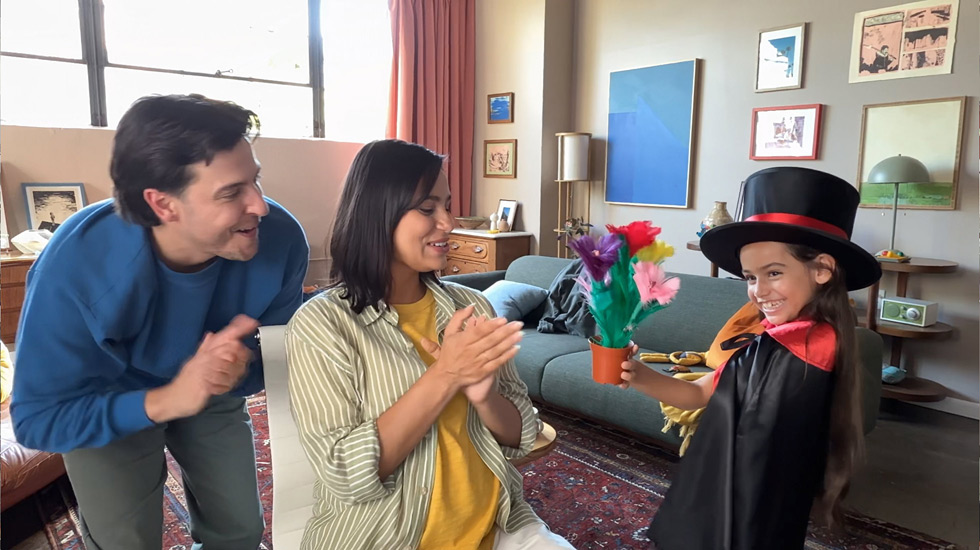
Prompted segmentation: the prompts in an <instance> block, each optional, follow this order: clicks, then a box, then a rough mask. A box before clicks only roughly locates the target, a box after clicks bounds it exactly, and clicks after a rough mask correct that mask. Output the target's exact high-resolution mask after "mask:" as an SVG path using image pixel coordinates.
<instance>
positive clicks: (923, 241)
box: [477, 0, 980, 415]
mask: <svg viewBox="0 0 980 550" xmlns="http://www.w3.org/2000/svg"><path fill="white" fill-rule="evenodd" d="M539 1H540V0H539ZM569 2H570V0H569ZM511 3H512V4H515V6H516V5H517V4H518V3H517V2H511ZM530 3H531V4H533V5H537V4H538V3H539V2H530ZM895 3H897V2H889V1H887V0H853V1H849V2H834V3H822V4H821V3H813V2H806V1H802V0H791V1H786V2H775V1H773V0H746V1H743V2H737V3H736V2H730V1H728V0H701V1H699V2H691V1H682V0H657V1H646V0H575V2H574V6H575V16H574V23H573V36H574V40H575V42H574V53H573V54H572V60H573V66H574V69H573V86H572V88H571V90H570V91H569V92H568V94H569V96H571V97H573V100H574V116H573V119H572V120H571V121H570V122H571V124H570V126H571V127H574V130H575V131H584V132H591V133H592V134H593V140H594V143H593V145H594V149H593V175H594V177H595V178H596V179H597V180H602V179H603V177H604V173H605V167H604V165H603V160H604V157H605V151H604V148H603V145H604V141H603V140H604V138H605V136H606V133H607V115H608V93H609V73H610V72H612V71H618V70H622V69H628V68H635V67H645V66H650V65H656V64H661V63H668V62H673V61H678V60H683V59H692V58H700V59H701V60H702V66H701V69H702V72H701V80H700V83H701V86H700V88H701V95H700V101H699V106H700V116H699V121H698V123H697V125H696V130H695V134H696V142H695V148H694V160H695V168H694V174H693V193H692V195H693V207H692V208H690V209H681V210H678V209H667V208H649V207H630V206H618V205H608V204H605V202H604V201H603V187H602V183H603V182H602V181H598V182H597V185H595V188H594V191H593V194H592V204H591V206H592V223H594V224H597V225H601V224H605V223H613V224H623V223H628V222H630V221H633V220H636V219H650V220H652V221H653V222H654V223H655V224H656V225H660V226H662V227H663V228H664V232H663V237H664V238H665V239H666V240H667V241H668V242H670V243H672V244H673V245H674V246H675V248H676V249H677V250H678V253H677V254H676V256H675V257H674V258H672V259H671V260H669V263H668V268H669V269H670V270H672V271H678V272H685V273H699V274H706V273H707V271H708V262H707V260H706V259H704V257H703V256H701V255H700V253H698V252H693V251H688V250H686V249H685V248H684V245H685V243H686V242H687V241H690V240H694V239H696V238H697V237H696V234H695V233H696V231H697V229H698V223H699V222H700V220H701V218H703V217H704V216H705V215H706V214H707V213H708V212H709V211H710V210H711V207H712V205H713V201H716V200H722V201H728V202H729V205H730V207H731V208H730V209H731V211H732V213H733V214H734V205H735V203H736V200H737V195H738V189H739V183H740V182H741V181H742V180H743V179H744V178H745V177H746V176H748V175H749V174H751V173H752V172H755V171H757V170H760V169H762V168H766V167H769V166H775V165H780V164H794V165H799V166H806V167H810V168H815V169H818V170H823V171H826V172H830V173H833V174H836V175H839V176H840V177H842V178H844V179H846V180H848V181H852V182H855V181H856V175H857V162H858V142H859V139H860V125H861V112H862V106H863V105H865V104H873V103H887V102H895V101H904V100H913V99H926V98H938V97H949V96H963V95H965V96H968V103H967V114H966V121H965V123H964V138H963V153H962V155H961V165H960V179H959V196H958V200H957V210H954V211H923V210H902V211H900V213H899V224H900V225H899V229H898V235H897V237H896V245H897V246H898V247H899V248H901V249H903V250H905V251H906V252H907V253H909V254H911V255H913V256H923V257H933V258H942V259H947V260H953V261H956V262H958V263H959V264H960V269H959V270H958V271H957V272H956V273H954V274H950V275H919V276H914V277H913V278H912V279H911V280H910V282H909V289H908V294H909V296H912V297H917V298H922V299H927V300H933V301H937V302H939V303H940V304H942V306H941V314H940V319H941V320H942V321H944V322H947V323H949V324H951V325H953V326H955V327H956V329H957V331H956V332H955V333H954V335H953V337H952V338H951V339H950V340H947V341H941V342H937V341H906V342H905V346H904V350H905V353H904V362H905V365H906V366H907V367H909V368H910V369H911V370H912V371H913V372H915V374H916V375H919V376H923V377H927V378H930V379H932V380H935V381H937V382H939V383H941V384H943V385H945V386H946V387H948V388H949V389H950V390H951V393H952V394H953V396H954V397H955V398H956V399H947V400H945V401H943V402H940V403H939V404H937V405H936V406H937V408H941V409H945V410H950V411H956V412H959V413H963V414H969V415H977V414H978V413H980V409H978V407H977V404H976V403H977V401H978V399H980V372H978V358H977V355H978V349H977V337H978V334H980V315H978V307H977V304H978V301H980V285H978V283H980V281H978V272H980V261H978V256H977V241H976V238H977V231H978V220H980V212H978V202H980V195H978V177H977V176H978V172H980V166H978V157H977V150H978V135H977V131H976V128H977V127H978V125H980V122H978V110H977V100H978V98H977V95H976V94H977V93H978V91H980V74H978V71H977V66H976V59H977V57H976V56H977V52H978V48H980V38H978V33H977V29H978V27H980V14H978V11H977V9H976V8H975V6H973V5H971V4H970V3H969V2H961V3H960V12H959V23H958V27H957V36H956V51H955V56H954V65H953V74H951V75H942V76H930V77H920V78H907V79H900V80H892V81H882V82H869V83H858V84H848V82H847V80H848V79H847V66H848V63H849V59H850V48H851V30H852V26H853V22H854V14H855V13H856V12H859V11H862V10H867V9H874V8H879V7H885V6H888V5H893V4H895ZM481 4H483V5H484V7H483V8H482V9H483V10H486V11H489V9H490V7H489V6H487V4H492V6H493V7H494V9H497V7H498V3H497V1H496V0H494V1H493V2H488V1H484V2H481ZM501 4H509V3H507V2H501ZM520 4H521V5H523V3H520ZM500 8H501V9H503V10H504V11H507V10H508V9H510V8H509V7H505V6H500ZM537 13H538V12H535V15H536V16H537ZM524 15H527V14H525V13H520V10H518V13H514V14H513V17H506V18H497V19H494V20H488V19H484V18H480V19H479V20H478V23H477V26H478V37H479V36H483V37H484V40H485V41H494V40H496V39H497V38H498V37H499V39H500V40H501V41H504V42H507V41H508V39H507V38H506V37H509V36H510V33H512V32H517V31H516V30H514V28H515V27H519V26H521V25H523V23H520V20H521V18H522V17H523V16H524ZM804 21H805V22H808V23H809V28H808V35H807V44H806V50H807V51H806V61H805V73H804V87H803V88H802V89H799V90H788V91H778V92H768V93H755V92H754V91H753V76H754V70H755V61H754V56H753V54H754V48H755V44H756V41H757V39H758V31H759V30H761V29H766V28H771V27H777V26H782V25H788V24H793V23H799V22H804ZM535 30H537V25H535ZM480 43H481V42H480V41H479V40H478V45H479V44H480ZM494 43H495V44H496V42H494ZM536 44H537V42H535V45H536ZM500 53H501V55H508V54H510V55H512V56H513V57H512V58H511V59H510V60H509V62H508V63H503V62H501V61H500V60H496V61H495V63H493V64H487V65H484V64H481V63H479V62H478V64H477V82H478V86H477V89H478V94H479V93H481V92H480V90H483V89H493V90H494V91H504V90H503V89H499V90H498V88H500V87H501V86H504V87H506V85H507V83H508V82H507V80H506V79H507V78H509V75H510V74H512V73H520V74H523V75H528V74H530V73H532V72H534V71H539V70H540V67H541V65H542V63H543V64H544V65H545V66H550V65H552V64H553V63H557V64H561V63H565V62H567V61H566V60H565V59H563V58H561V54H560V53H559V52H548V53H552V54H553V55H555V56H557V57H548V58H546V59H545V60H543V62H542V60H540V59H539V58H538V56H539V55H540V51H539V50H538V49H536V48H532V49H531V50H523V49H517V47H516V46H514V47H513V48H512V49H505V50H503V51H501V52H500ZM481 59H482V58H481ZM501 65H504V68H501ZM517 102H518V110H517V117H518V120H519V121H520V118H521V116H522V115H521V109H524V110H525V112H526V110H527V109H535V107H534V106H529V105H527V97H526V96H525V98H524V99H523V100H522V99H521V97H520V95H518V100H517ZM807 103H822V104H824V106H825V108H824V117H823V127H822V137H821V141H822V143H821V147H820V149H821V150H820V156H819V160H816V161H798V162H785V161H765V162H760V161H752V160H749V158H748V148H749V143H748V142H749V119H750V115H751V110H752V108H754V107H763V106H777V105H796V104H807ZM484 117H485V114H484ZM495 126H497V128H494V127H493V126H491V127H490V130H489V131H498V130H500V129H501V128H500V126H502V125H495ZM477 128H478V132H479V131H480V125H479V124H478V125H477ZM478 143H480V142H479V141H478ZM524 151H525V149H524V148H522V150H521V152H522V153H523V152H524ZM522 168H526V166H525V167H522ZM522 168H519V170H521V169H522ZM544 169H545V170H546V172H545V173H544V174H542V175H541V177H540V179H541V180H542V181H545V180H547V179H553V178H554V175H553V174H552V173H551V172H552V171H553V169H552V168H551V167H550V166H545V167H544ZM520 175H521V180H522V181H528V183H531V181H532V180H524V178H525V177H530V175H529V174H528V173H527V172H526V171H524V172H521V174H520ZM485 185H486V182H484V181H478V183H477V186H478V189H479V188H483V187H484V186H485ZM490 185H491V186H492V185H494V182H490ZM509 190H510V189H509ZM513 192H514V193H518V194H515V195H514V196H513V198H517V199H519V200H522V201H524V200H526V199H525V197H533V196H538V195H539V194H540V191H539V190H538V189H534V188H530V189H528V188H526V187H520V188H514V189H513ZM477 195H478V196H479V197H480V198H481V199H482V200H489V198H490V197H491V196H493V192H492V191H491V190H490V189H486V188H483V189H479V190H478V192H477ZM478 204H480V203H478ZM543 208H553V206H551V205H546V206H543ZM527 210H528V209H525V216H527V215H529V214H528V213H527ZM890 231H891V217H890V213H889V212H888V211H883V210H875V209H860V210H859V212H858V216H857V221H856V224H855V229H854V236H853V238H854V241H855V242H857V243H858V244H860V245H862V246H864V247H865V248H867V249H868V250H871V251H875V250H879V249H882V248H886V247H887V245H888V239H889V235H890ZM882 288H883V289H885V290H887V291H888V292H889V293H892V292H893V291H894V288H895V278H894V274H886V275H885V277H884V279H883V281H882ZM855 297H856V298H860V299H861V300H863V298H864V297H863V296H862V295H860V294H857V295H855ZM887 344H888V339H887V338H886V346H887Z"/></svg>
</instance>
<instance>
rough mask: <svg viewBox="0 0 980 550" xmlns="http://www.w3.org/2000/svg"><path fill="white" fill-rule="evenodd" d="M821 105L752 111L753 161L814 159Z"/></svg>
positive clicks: (818, 140)
mask: <svg viewBox="0 0 980 550" xmlns="http://www.w3.org/2000/svg"><path fill="white" fill-rule="evenodd" d="M822 110H823V105H821V104H819V103H815V104H813V105H788V106H786V107H759V108H756V109H752V137H751V139H750V140H749V158H750V159H752V160H815V159H816V158H817V150H818V147H819V145H820V113H821V112H822Z"/></svg>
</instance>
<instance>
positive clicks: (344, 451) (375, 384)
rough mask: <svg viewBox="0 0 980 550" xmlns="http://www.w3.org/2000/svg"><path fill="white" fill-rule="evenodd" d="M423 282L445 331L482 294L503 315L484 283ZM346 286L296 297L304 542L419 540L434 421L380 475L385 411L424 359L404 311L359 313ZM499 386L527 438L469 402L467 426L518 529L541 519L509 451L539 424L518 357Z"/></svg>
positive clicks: (481, 308) (348, 544) (321, 546)
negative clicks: (309, 498) (306, 479)
mask: <svg viewBox="0 0 980 550" xmlns="http://www.w3.org/2000/svg"><path fill="white" fill-rule="evenodd" d="M426 284H427V285H428V287H429V289H430V290H431V291H432V293H433V295H434V296H435V300H436V326H437V329H438V332H439V337H440V340H441V338H442V335H443V333H444V331H445V329H446V325H447V324H448V323H449V319H450V317H451V316H452V314H453V313H454V312H455V311H456V310H457V309H460V308H463V307H465V306H467V305H469V304H475V305H476V314H477V315H486V316H488V317H493V316H494V313H493V308H492V307H491V306H490V303H489V302H488V301H487V300H486V298H484V297H483V295H482V294H480V293H479V292H476V291H474V290H472V289H469V288H467V287H463V286H460V285H456V284H453V283H442V285H440V284H439V283H436V282H434V281H427V282H426ZM342 293H343V288H341V287H335V288H332V289H329V290H327V291H325V292H322V293H320V294H319V295H317V296H316V297H314V298H313V299H311V300H310V301H308V302H307V303H305V304H304V305H303V307H301V308H300V309H299V311H298V312H297V313H296V315H295V316H294V317H293V318H292V320H291V321H290V322H289V325H288V327H287V329H286V351H287V357H288V360H289V394H290V398H291V400H292V410H293V416H294V419H295V421H296V425H297V427H298V429H299V434H300V438H301V440H302V442H303V447H304V448H305V450H306V455H307V457H308V458H309V460H310V463H311V464H312V466H313V470H314V471H315V472H316V474H317V482H316V484H315V486H314V493H315V497H316V504H315V505H314V508H313V518H312V519H311V520H310V521H309V523H307V526H306V532H305V533H304V535H303V542H302V545H301V548H302V550H335V549H344V550H356V549H372V550H374V549H378V550H387V549H402V548H406V549H407V548H416V547H417V546H418V543H419V540H420V539H421V537H422V529H423V527H424V526H425V520H426V516H427V514H428V510H429V500H430V493H429V488H430V487H431V486H432V482H433V477H434V473H435V462H436V446H437V445H438V441H437V435H436V434H437V428H436V425H435V424H433V425H432V426H431V427H430V428H429V431H428V433H427V434H426V436H425V437H424V438H422V441H421V442H419V444H418V446H416V447H415V449H414V450H413V451H412V452H411V453H409V455H408V457H407V458H406V459H405V461H404V462H403V463H402V465H401V466H399V467H398V468H397V469H396V470H395V472H394V473H393V474H391V475H390V476H389V477H388V478H387V479H385V480H384V481H383V482H382V480H381V479H380V477H379V476H378V459H379V457H380V446H379V443H378V427H377V419H378V417H379V416H381V414H382V413H383V412H385V411H386V410H388V409H389V408H390V407H391V406H392V405H393V404H394V403H395V402H396V401H397V400H398V399H399V398H400V397H401V396H402V395H404V394H405V392H407V391H408V389H409V388H410V387H411V386H412V385H413V384H414V383H415V382H416V381H417V380H418V379H419V377H420V376H422V373H424V372H425V369H426V368H427V367H426V364H425V363H424V362H423V361H422V359H421V358H420V357H419V355H418V352H417V351H416V350H415V347H414V345H413V344H412V341H411V340H410V339H409V338H408V337H407V336H406V335H405V334H404V333H403V332H402V331H401V330H399V328H398V314H397V312H395V311H394V310H393V309H386V310H384V311H379V310H378V309H376V308H373V307H368V308H366V309H365V310H364V311H362V312H361V313H360V314H355V313H354V312H353V311H351V309H350V307H349V302H348V301H347V300H344V299H342V298H341V297H340V296H341V295H342ZM497 390H498V391H499V392H500V394H501V395H503V396H504V397H506V398H507V399H509V400H510V401H511V402H513V403H514V405H515V406H516V407H517V410H518V411H520V414H521V421H522V428H521V445H520V448H518V449H514V448H509V447H503V446H501V445H500V444H499V443H498V442H497V440H496V439H494V437H493V434H491V433H490V430H488V429H487V428H486V426H484V424H483V423H482V422H481V421H480V417H479V416H478V415H477V413H476V411H475V410H474V409H473V406H472V405H470V406H469V410H468V414H467V430H468V432H469V435H470V439H471V440H472V441H473V444H474V446H475V447H476V450H477V452H479V453H480V456H481V457H482V458H483V461H484V462H486V464H487V466H488V467H489V468H490V470H491V471H492V472H493V473H494V475H496V476H497V478H498V479H499V480H500V484H501V491H500V497H499V502H498V503H497V504H498V508H497V520H496V523H497V525H498V526H500V527H502V528H503V529H504V530H505V531H507V532H513V531H515V530H517V529H520V528H521V527H524V526H527V525H530V524H532V523H535V522H540V521H541V520H540V519H538V517H537V516H536V515H535V514H534V512H533V511H532V510H531V507H530V506H529V505H528V504H527V503H526V502H525V501H524V495H523V493H524V491H523V479H522V477H521V474H520V472H518V471H517V469H516V468H514V466H513V465H511V464H510V462H508V459H512V458H520V457H522V456H524V455H526V454H527V453H528V452H530V450H531V445H532V444H533V443H534V439H535V436H536V432H537V428H536V425H535V418H534V412H533V411H532V409H531V400H530V399H529V398H528V396H527V387H526V386H525V385H524V382H522V381H521V379H520V378H519V377H518V375H517V370H516V369H515V367H514V363H513V361H508V362H507V364H505V365H504V366H503V367H501V368H500V369H499V370H498V371H497ZM488 505H489V503H488ZM446 528H447V529H452V528H453V526H451V525H447V526H446Z"/></svg>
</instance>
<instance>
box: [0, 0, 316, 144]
mask: <svg viewBox="0 0 980 550" xmlns="http://www.w3.org/2000/svg"><path fill="white" fill-rule="evenodd" d="M306 8H307V10H306V11H307V17H308V20H309V52H308V54H309V66H310V78H309V81H308V82H306V83H299V82H288V81H283V80H275V79H267V78H255V77H248V76H234V75H228V74H223V73H222V72H221V71H220V70H216V71H215V72H214V73H202V72H198V71H185V70H182V69H164V68H160V67H144V66H140V65H128V64H120V63H111V62H109V60H108V53H107V51H106V44H105V9H104V6H103V4H102V0H78V14H79V17H78V22H79V27H80V31H81V38H82V59H80V60H79V59H74V58H65V57H57V56H49V55H39V54H30V53H24V52H8V51H3V50H0V55H2V56H7V57H20V58H24V59H37V60H42V61H53V62H61V63H74V64H81V65H85V66H86V67H87V69H88V91H89V94H88V98H89V114H90V118H91V125H92V126H94V127H97V128H105V127H107V126H108V125H109V124H108V116H107V109H106V84H105V70H106V68H117V69H128V70H136V71H145V72H155V73H166V74H174V75H182V76H197V77H204V78H216V79H225V80H237V81H242V82H259V83H264V84H275V85H281V86H292V87H299V88H311V89H312V90H313V94H312V96H313V105H312V110H311V114H312V116H313V137H314V138H322V137H324V136H325V133H324V107H323V101H324V89H323V35H322V34H321V28H320V0H307V3H306ZM295 137H306V136H295Z"/></svg>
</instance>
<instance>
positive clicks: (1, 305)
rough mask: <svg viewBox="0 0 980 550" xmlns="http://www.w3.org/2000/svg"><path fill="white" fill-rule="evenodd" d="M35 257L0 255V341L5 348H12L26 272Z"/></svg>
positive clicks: (22, 303)
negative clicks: (5, 345)
mask: <svg viewBox="0 0 980 550" xmlns="http://www.w3.org/2000/svg"><path fill="white" fill-rule="evenodd" d="M34 258H35V256H8V255H6V254H3V255H0V340H3V343H4V344H7V347H10V348H12V347H13V346H14V340H15V339H16V337H17V323H18V322H19V321H20V308H21V306H23V305H24V291H25V283H26V282H27V270H29V269H30V268H31V265H32V264H33V263H34Z"/></svg>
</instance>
